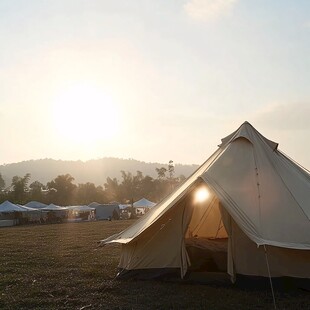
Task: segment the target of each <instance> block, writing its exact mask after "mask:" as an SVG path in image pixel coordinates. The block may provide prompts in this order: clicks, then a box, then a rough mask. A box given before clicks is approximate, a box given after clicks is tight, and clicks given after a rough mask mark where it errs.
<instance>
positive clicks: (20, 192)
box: [11, 173, 30, 204]
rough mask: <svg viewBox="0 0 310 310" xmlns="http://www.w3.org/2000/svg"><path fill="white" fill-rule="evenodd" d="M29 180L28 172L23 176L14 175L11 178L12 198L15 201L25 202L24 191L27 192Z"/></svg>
mask: <svg viewBox="0 0 310 310" xmlns="http://www.w3.org/2000/svg"><path fill="white" fill-rule="evenodd" d="M29 180H30V173H27V174H26V175H25V176H24V177H19V176H17V175H15V176H14V177H13V178H12V185H11V186H12V200H13V201H14V202H15V203H20V204H23V203H24V202H25V198H26V193H27V192H28V182H29Z"/></svg>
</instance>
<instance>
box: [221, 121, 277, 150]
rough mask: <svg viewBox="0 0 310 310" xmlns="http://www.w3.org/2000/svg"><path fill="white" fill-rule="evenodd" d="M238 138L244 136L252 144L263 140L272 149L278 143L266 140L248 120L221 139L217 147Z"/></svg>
mask: <svg viewBox="0 0 310 310" xmlns="http://www.w3.org/2000/svg"><path fill="white" fill-rule="evenodd" d="M239 138H245V139H247V140H248V141H249V142H250V143H252V144H255V143H256V141H257V140H260V141H263V142H264V143H266V144H267V145H268V146H269V147H270V148H271V149H272V150H273V151H274V150H276V149H277V148H278V143H276V142H273V141H271V140H268V139H267V138H266V137H264V136H263V135H262V134H261V133H259V132H258V131H257V130H256V129H255V128H254V127H253V126H252V125H251V124H250V123H249V122H248V121H245V122H244V123H243V124H242V125H241V126H240V127H239V128H238V129H237V130H236V131H234V132H233V133H231V134H230V135H228V136H226V137H225V138H223V139H221V141H222V143H221V144H220V145H219V147H220V148H223V147H225V146H226V145H227V144H230V143H232V142H234V141H235V140H237V139H239Z"/></svg>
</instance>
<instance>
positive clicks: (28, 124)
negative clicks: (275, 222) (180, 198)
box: [0, 0, 310, 169]
mask: <svg viewBox="0 0 310 310" xmlns="http://www.w3.org/2000/svg"><path fill="white" fill-rule="evenodd" d="M0 42H1V49H0V128H1V130H0V141H1V152H0V164H8V163H13V162H19V161H23V160H30V159H41V158H53V159H63V160H89V159H97V158H102V157H120V158H133V159H138V160H142V161H146V162H160V163H168V161H169V160H173V161H174V162H175V163H184V164H201V163H202V162H203V161H205V160H206V159H207V158H208V157H209V156H210V155H211V153H213V152H214V151H215V150H216V148H217V146H218V145H219V144H220V141H221V138H223V137H225V136H227V135H228V134H230V133H231V132H233V131H234V130H236V129H237V128H238V127H239V126H240V125H241V124H242V123H243V122H244V121H248V122H250V123H251V124H252V125H253V126H254V127H255V128H256V129H257V130H258V131H260V132H261V133H262V134H263V135H264V136H266V137H267V138H269V139H271V140H273V141H275V142H277V143H279V149H280V150H282V151H283V152H284V153H286V154H287V155H289V156H290V157H292V158H293V159H294V160H296V161H297V162H299V163H300V164H301V165H303V166H305V167H306V168H307V169H310V144H309V141H310V118H309V115H310V87H309V82H310V56H309V55H310V1H308V0H298V1H291V0H273V1H270V0H260V1H257V0H170V1H166V0H156V1H154V0H132V1H128V0H113V1H112V0H110V1H108V0H92V1H86V0H27V1H24V0H2V1H0Z"/></svg>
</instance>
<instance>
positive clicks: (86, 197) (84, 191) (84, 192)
mask: <svg viewBox="0 0 310 310" xmlns="http://www.w3.org/2000/svg"><path fill="white" fill-rule="evenodd" d="M96 198H97V188H96V186H95V184H94V183H90V182H87V183H86V184H79V185H78V187H77V202H78V204H85V205H86V204H90V203H91V202H93V201H96Z"/></svg>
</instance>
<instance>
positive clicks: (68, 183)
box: [47, 173, 76, 206]
mask: <svg viewBox="0 0 310 310" xmlns="http://www.w3.org/2000/svg"><path fill="white" fill-rule="evenodd" d="M73 181H74V178H73V177H72V176H71V175H70V174H68V173H67V174H64V175H59V176H57V177H56V178H55V179H54V180H52V181H51V182H48V183H47V188H48V189H49V190H50V193H52V196H51V198H52V200H53V202H54V203H56V204H58V205H63V206H66V205H70V204H72V202H73V192H74V190H75V188H76V185H75V184H73V183H72V182H73Z"/></svg>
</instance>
